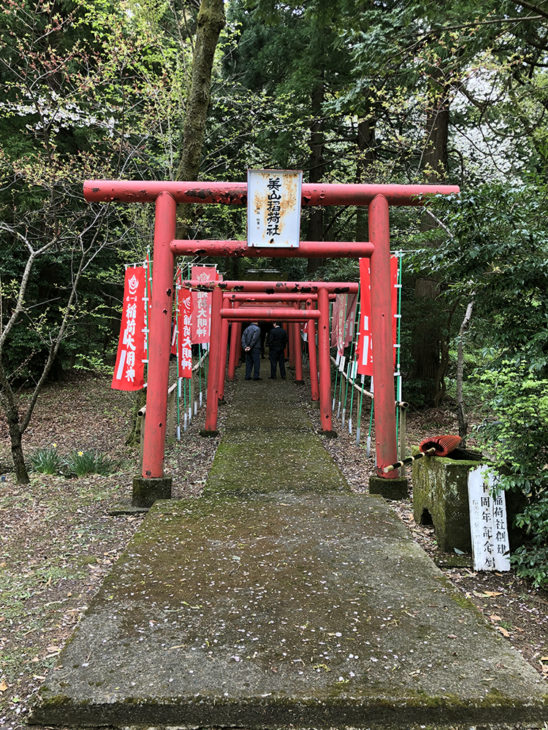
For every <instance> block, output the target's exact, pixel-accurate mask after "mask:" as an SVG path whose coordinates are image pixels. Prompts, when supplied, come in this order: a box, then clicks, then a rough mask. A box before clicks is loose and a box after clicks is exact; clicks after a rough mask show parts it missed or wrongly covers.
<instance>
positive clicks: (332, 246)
mask: <svg viewBox="0 0 548 730" xmlns="http://www.w3.org/2000/svg"><path fill="white" fill-rule="evenodd" d="M458 192H459V188H458V187H457V186H453V185H374V184H373V185H369V184H319V183H318V184H312V183H311V184H306V183H305V184H303V186H302V198H301V203H302V205H303V206H310V205H322V206H323V205H357V206H368V208H369V216H368V218H369V239H370V240H369V241H368V242H364V243H359V242H358V243H355V242H346V243H341V244H340V245H337V244H336V243H334V242H325V241H321V242H310V241H309V242H303V248H302V249H283V253H278V252H276V253H274V251H276V249H271V248H269V247H265V248H254V249H248V248H247V245H246V244H245V242H241V241H221V242H214V241H176V239H175V211H176V204H177V203H200V204H210V203H211V204H214V203H223V204H227V205H245V204H246V202H247V183H233V182H217V183H212V182H195V181H190V182H179V181H175V182H174V181H125V180H118V181H116V180H87V181H86V182H85V183H84V196H85V198H86V200H88V201H89V202H108V201H121V202H135V203H146V202H154V203H155V206H156V218H155V230H154V260H153V266H154V288H153V292H152V307H151V321H150V333H149V378H148V388H147V418H146V420H145V436H144V447H143V471H142V475H143V477H144V478H155V477H162V476H163V462H164V448H165V433H166V431H165V428H166V415H167V390H168V376H169V351H170V341H171V338H170V334H171V333H170V330H171V311H172V296H173V275H174V261H175V256H177V255H181V254H183V253H187V252H195V253H196V252H203V253H204V254H205V253H206V251H207V255H227V253H229V254H230V255H245V256H250V255H256V256H269V257H271V256H275V255H280V256H288V255H291V256H299V255H300V256H303V257H305V258H310V257H313V256H330V257H331V256H336V255H344V256H361V257H366V256H367V257H369V258H370V259H371V301H372V306H371V323H372V336H373V339H374V342H375V360H374V373H373V376H374V381H375V402H374V404H375V433H376V445H377V469H378V473H379V475H380V476H383V477H386V478H391V477H396V476H397V472H392V473H390V474H387V475H385V474H384V473H383V472H382V468H383V467H384V466H386V465H387V464H391V463H394V462H395V461H396V418H395V396H394V378H393V366H392V335H391V317H390V241H389V206H390V205H398V206H399V205H422V204H423V203H424V199H425V197H427V196H431V195H449V194H453V193H458ZM278 251H279V250H278ZM289 251H290V253H288V252H289ZM343 251H344V254H343ZM264 283H265V282H263V284H264ZM237 284H238V285H239V286H241V287H242V288H241V289H238V290H240V291H246V290H247V291H250V289H246V288H245V282H238V283H237ZM271 284H272V282H271ZM295 285H296V286H295V288H294V289H293V291H295V292H299V291H301V292H302V291H304V290H303V289H301V288H299V286H298V285H297V283H296V282H295ZM273 286H274V291H275V292H278V291H280V290H279V289H278V286H277V283H274V285H273ZM344 286H348V285H344ZM314 287H315V291H316V292H317V294H318V298H317V300H318V301H317V308H318V311H319V312H320V313H322V312H327V311H328V306H329V291H330V290H329V289H328V287H327V286H326V285H325V284H322V283H321V282H315V283H314ZM251 291H253V290H251ZM258 291H265V290H264V289H263V290H261V289H259V290H258ZM331 291H333V290H331ZM222 298H223V297H222V289H221V288H219V287H215V288H214V289H213V301H214V302H215V307H214V308H213V309H214V310H215V312H216V313H215V318H216V319H218V321H219V323H220V322H221V308H222ZM308 321H313V320H312V317H310V318H309V320H308ZM318 322H319V325H318V357H319V360H320V372H321V371H322V369H323V370H324V371H325V360H326V358H327V362H329V321H328V318H326V317H325V316H320V317H319V320H318ZM212 324H213V315H212ZM219 335H220V333H219ZM220 344H221V343H220V337H219V341H218V342H215V343H214V341H213V337H212V342H211V345H212V348H211V353H210V354H211V356H212V363H211V365H210V368H211V367H212V366H213V369H215V368H217V369H218V368H219V365H218V362H217V360H219V361H220V359H221V358H220V352H218V353H217V355H216V358H217V360H214V359H213V354H214V353H213V351H214V350H215V349H217V350H218V347H219V345H220ZM322 362H323V363H324V364H323V367H322ZM215 376H216V377H215V378H214V382H215V383H218V382H219V378H218V375H217V373H215ZM327 387H329V386H327ZM322 388H323V389H324V390H325V388H326V383H325V382H323V383H322V382H320V390H322ZM324 397H325V394H324ZM324 421H325V419H324V418H323V416H322V429H323V430H324V431H328V430H330V423H329V424H328V423H327V422H324Z"/></svg>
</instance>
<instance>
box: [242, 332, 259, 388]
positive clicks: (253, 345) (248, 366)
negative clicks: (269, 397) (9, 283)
mask: <svg viewBox="0 0 548 730" xmlns="http://www.w3.org/2000/svg"><path fill="white" fill-rule="evenodd" d="M242 347H243V348H244V352H245V379H246V380H251V371H252V370H253V372H254V374H253V380H260V377H259V369H260V367H261V330H260V328H259V323H258V322H252V323H251V324H250V325H249V326H248V327H246V328H245V330H244V331H243V334H242Z"/></svg>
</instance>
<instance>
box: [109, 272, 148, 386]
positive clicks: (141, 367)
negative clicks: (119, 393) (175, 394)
mask: <svg viewBox="0 0 548 730" xmlns="http://www.w3.org/2000/svg"><path fill="white" fill-rule="evenodd" d="M145 276H146V273H145V269H144V268H143V267H142V266H130V267H128V268H127V269H126V276H125V280H124V308H123V310H122V323H121V326H120V337H119V340H118V354H117V356H116V365H115V367H114V376H113V378H112V385H111V387H112V388H114V389H115V390H141V389H142V388H143V386H144V384H145V364H144V360H145V341H146V337H145V305H146V288H145Z"/></svg>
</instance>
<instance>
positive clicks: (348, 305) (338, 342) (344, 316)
mask: <svg viewBox="0 0 548 730" xmlns="http://www.w3.org/2000/svg"><path fill="white" fill-rule="evenodd" d="M357 302H358V295H357V294H354V293H351V294H337V296H336V298H335V301H334V302H333V316H332V319H331V346H332V347H335V346H336V347H337V352H338V353H339V354H342V353H343V352H344V349H345V347H348V345H349V344H350V343H351V342H352V340H353V339H354V325H355V320H356V304H357Z"/></svg>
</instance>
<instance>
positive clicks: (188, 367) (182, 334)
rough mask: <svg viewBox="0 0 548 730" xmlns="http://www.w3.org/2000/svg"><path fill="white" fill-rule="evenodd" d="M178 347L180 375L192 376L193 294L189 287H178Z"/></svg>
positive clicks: (181, 376)
mask: <svg viewBox="0 0 548 730" xmlns="http://www.w3.org/2000/svg"><path fill="white" fill-rule="evenodd" d="M177 298H178V302H177V304H178V309H179V318H178V329H179V337H178V347H179V352H178V355H179V358H178V359H179V373H178V374H179V377H180V378H191V377H192V339H191V329H192V294H191V292H190V290H189V289H184V288H183V287H179V288H178V297H177Z"/></svg>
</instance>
